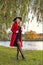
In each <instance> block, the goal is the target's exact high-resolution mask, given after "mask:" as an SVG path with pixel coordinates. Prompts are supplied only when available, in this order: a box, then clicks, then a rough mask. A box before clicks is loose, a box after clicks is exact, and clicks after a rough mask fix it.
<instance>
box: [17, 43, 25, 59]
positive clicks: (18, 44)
mask: <svg viewBox="0 0 43 65" xmlns="http://www.w3.org/2000/svg"><path fill="white" fill-rule="evenodd" d="M17 48H18V50H19V51H20V53H21V55H22V58H23V59H25V57H24V55H23V53H22V49H21V47H20V42H17Z"/></svg>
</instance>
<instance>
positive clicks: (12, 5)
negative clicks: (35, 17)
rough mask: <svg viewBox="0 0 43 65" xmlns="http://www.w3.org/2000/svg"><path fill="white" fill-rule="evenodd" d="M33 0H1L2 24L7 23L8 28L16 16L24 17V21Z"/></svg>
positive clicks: (0, 16)
mask: <svg viewBox="0 0 43 65" xmlns="http://www.w3.org/2000/svg"><path fill="white" fill-rule="evenodd" d="M30 1H31V0H0V24H2V23H5V24H6V26H7V28H8V27H9V26H10V25H11V23H12V20H13V18H14V17H16V16H22V18H23V21H25V19H26V15H27V14H28V11H29V4H30Z"/></svg>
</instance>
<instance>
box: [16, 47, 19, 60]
mask: <svg viewBox="0 0 43 65" xmlns="http://www.w3.org/2000/svg"><path fill="white" fill-rule="evenodd" d="M18 55H19V49H18V47H17V56H16V59H17V60H18Z"/></svg>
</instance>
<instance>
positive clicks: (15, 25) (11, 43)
mask: <svg viewBox="0 0 43 65" xmlns="http://www.w3.org/2000/svg"><path fill="white" fill-rule="evenodd" d="M17 30H18V24H17V23H14V24H13V25H12V28H11V31H12V36H11V40H10V46H15V43H14V42H15V39H16V37H17V34H16V31H17ZM21 32H22V31H21ZM20 47H22V37H21V38H20Z"/></svg>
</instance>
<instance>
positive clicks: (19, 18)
mask: <svg viewBox="0 0 43 65" xmlns="http://www.w3.org/2000/svg"><path fill="white" fill-rule="evenodd" d="M17 18H18V19H20V21H22V17H15V18H14V20H13V21H16V19H17Z"/></svg>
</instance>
